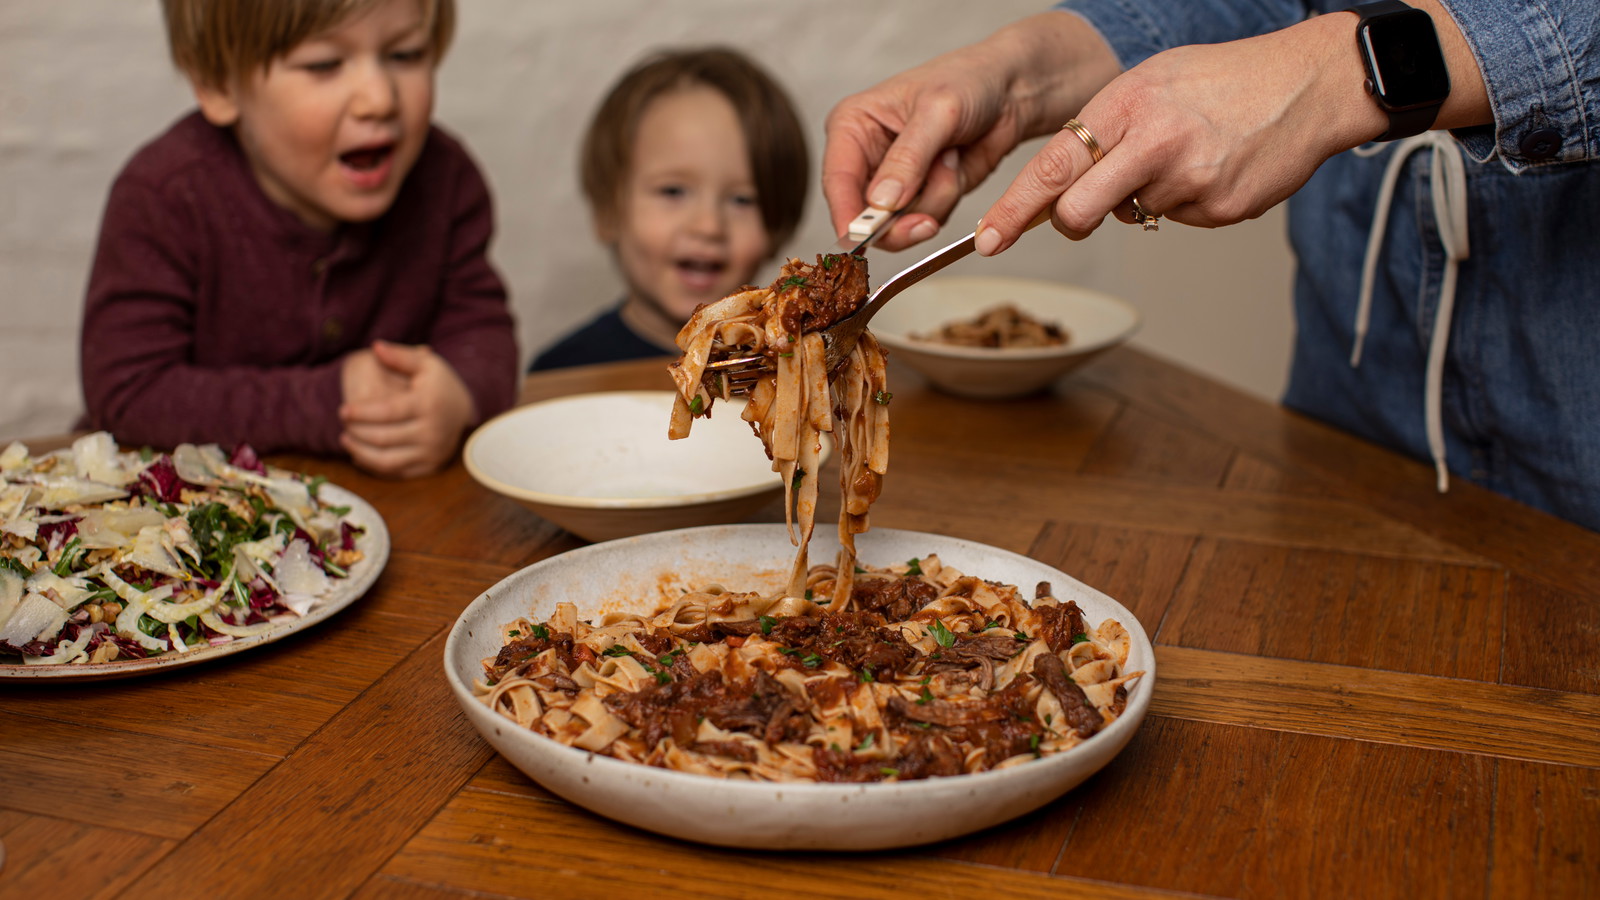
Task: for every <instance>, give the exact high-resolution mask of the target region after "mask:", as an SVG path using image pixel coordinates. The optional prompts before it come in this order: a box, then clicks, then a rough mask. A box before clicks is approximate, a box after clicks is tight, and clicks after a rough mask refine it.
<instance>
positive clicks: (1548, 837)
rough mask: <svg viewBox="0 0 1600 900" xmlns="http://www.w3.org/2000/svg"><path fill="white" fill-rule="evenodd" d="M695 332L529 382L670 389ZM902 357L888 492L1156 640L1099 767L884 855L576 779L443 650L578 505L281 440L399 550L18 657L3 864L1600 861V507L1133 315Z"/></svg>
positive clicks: (1439, 871)
mask: <svg viewBox="0 0 1600 900" xmlns="http://www.w3.org/2000/svg"><path fill="white" fill-rule="evenodd" d="M665 362H666V360H665V359H663V360H651V361H642V362H638V363H622V364H615V365H608V366H594V367H587V368H583V369H572V370H562V371H557V372H553V373H546V374H542V375H539V376H536V377H532V378H529V379H528V380H527V382H526V383H525V384H524V386H523V390H522V394H521V399H522V402H525V403H527V402H536V401H538V400H541V399H546V398H550V397H557V396H563V395H566V394H571V393H579V392H586V391H596V390H618V389H662V390H665V389H667V388H668V387H669V386H670V382H669V381H668V379H667V376H666V373H665V369H664V363H665ZM891 388H892V389H893V391H894V401H893V406H892V409H891V416H892V420H893V445H892V449H891V461H890V474H889V477H888V478H887V480H886V482H885V489H884V493H883V497H882V500H881V501H880V503H879V505H878V506H877V507H875V508H874V509H873V512H872V522H873V524H874V525H875V526H877V527H896V528H910V529H915V530H922V531H930V532H935V533H940V534H946V535H951V536H955V537H962V538H968V539H973V540H978V541H982V542H984V543H988V544H992V545H995V546H1000V547H1004V548H1006V549H1010V550H1014V551H1017V552H1020V553H1025V554H1027V555H1029V556H1032V557H1034V558H1035V559H1038V560H1040V561H1042V562H1045V563H1047V564H1049V565H1052V566H1055V567H1057V568H1059V569H1061V570H1063V571H1065V572H1068V573H1070V574H1072V575H1073V576H1074V577H1076V578H1077V579H1079V580H1080V581H1083V582H1085V583H1087V584H1089V585H1091V586H1093V587H1095V588H1098V589H1099V590H1102V591H1104V592H1106V593H1107V594H1109V595H1111V596H1112V597H1115V598H1116V599H1118V600H1119V601H1120V602H1122V603H1123V604H1124V605H1125V606H1127V607H1128V608H1129V609H1130V610H1131V611H1132V612H1133V614H1134V615H1135V616H1136V617H1137V618H1138V620H1139V621H1140V622H1141V623H1142V624H1143V625H1144V627H1145V629H1146V631H1147V632H1148V633H1149V634H1150V636H1151V638H1152V640H1153V641H1154V643H1155V645H1156V658H1157V666H1158V673H1159V674H1158V679H1157V681H1156V684H1155V692H1154V696H1153V700H1152V704H1151V707H1150V712H1149V715H1148V718H1147V719H1146V721H1145V723H1144V726H1143V727H1142V728H1141V730H1140V731H1139V733H1138V734H1137V735H1135V737H1134V739H1133V741H1132V742H1131V743H1130V744H1129V745H1128V746H1127V748H1126V749H1125V750H1124V751H1123V752H1122V753H1121V754H1120V755H1118V756H1117V757H1116V758H1115V759H1114V760H1113V761H1112V762H1111V763H1110V764H1109V765H1108V766H1107V767H1106V768H1105V769H1103V770H1101V771H1100V772H1099V773H1098V774H1096V775H1095V776H1094V777H1093V778H1091V779H1090V780H1089V781H1087V782H1085V783H1084V784H1083V785H1081V786H1080V787H1078V788H1077V789H1075V790H1073V791H1071V792H1069V793H1067V794H1066V795H1065V796H1063V797H1061V798H1059V799H1057V800H1055V801H1054V802H1051V803H1048V804H1046V805H1045V806H1043V807H1042V808H1040V809H1038V810H1036V811H1034V812H1033V813H1030V814H1028V815H1025V816H1022V817H1020V818H1018V819H1015V820H1013V821H1011V822H1007V823H1004V824H1002V825H1000V826H997V827H995V828H991V829H989V830H987V831H985V832H982V833H978V834H974V835H970V836H968V837H965V838H960V839H956V840H951V841H947V842H944V843H941V844H935V845H932V846H926V847H914V848H907V849H903V850H897V851H890V852H875V853H857V854H850V853H800V854H797V853H783V852H775V851H753V850H752V851H741V850H730V849H725V848H712V847H705V846H699V845H695V844H692V843H686V842H681V841H676V840H673V839H671V838H666V837H662V836H659V835H656V834H653V833H649V832H645V831H641V830H638V829H635V828H632V827H630V826H628V825H624V824H619V823H617V822H613V821H611V820H608V819H605V818H602V817H599V816H597V815H594V814H592V813H589V812H587V811H585V810H583V809H581V808H578V807H575V806H573V805H571V804H569V803H567V802H566V801H564V800H561V799H559V798H557V797H555V796H554V795H552V794H550V793H549V792H548V791H546V790H544V789H543V788H541V787H540V786H538V785H537V784H536V783H534V782H532V781H530V780H529V779H528V778H527V776H525V775H523V774H522V773H521V772H520V771H518V770H517V769H516V768H514V767H513V766H511V765H510V764H509V763H508V762H506V760H504V759H503V758H501V757H499V756H498V755H497V754H495V753H494V752H493V750H492V749H491V748H490V747H489V746H488V745H487V744H486V743H484V741H483V740H482V739H481V738H480V737H479V735H478V734H477V732H476V731H474V730H473V729H472V727H471V726H470V725H469V724H468V723H467V721H466V719H465V718H464V716H463V715H462V713H461V711H460V709H459V708H458V707H457V705H456V702H455V700H454V699H453V697H452V696H451V695H450V693H449V690H448V687H447V685H446V682H445V680H444V676H443V666H442V647H443V642H444V637H445V635H446V633H447V631H448V629H449V627H450V625H451V624H452V623H453V622H454V621H455V618H456V616H457V615H458V614H459V613H460V611H461V609H462V608H463V607H465V606H466V605H467V604H468V603H469V602H471V600H472V599H473V598H474V597H476V596H477V595H478V594H479V593H481V592H482V591H484V590H485V589H486V588H488V587H489V586H491V585H493V584H494V583H495V582H497V581H498V580H499V579H501V578H503V577H505V576H506V575H508V574H510V573H512V572H514V571H516V570H517V569H519V568H521V567H523V566H526V565H528V564H530V563H533V562H536V561H539V560H541V559H546V558H548V557H550V556H553V555H556V554H559V553H562V552H565V551H567V550H570V549H574V548H576V547H580V546H583V542H582V541H580V540H578V539H577V538H574V537H573V536H571V535H569V534H567V533H565V532H563V531H562V530H560V529H559V528H557V527H556V526H554V525H552V524H550V523H549V522H546V521H544V520H542V519H540V518H539V517H538V516H536V515H534V514H533V513H532V512H530V511H528V510H527V509H525V508H524V507H522V506H521V505H520V504H518V503H516V502H514V501H512V500H509V499H507V498H504V497H501V496H499V495H496V494H494V493H492V492H490V491H488V490H486V489H484V488H482V487H480V486H479V485H478V484H477V483H476V482H474V481H473V479H472V478H471V477H470V475H469V474H468V473H467V472H466V471H465V469H464V467H463V466H461V465H460V464H459V463H458V464H456V465H454V466H452V467H451V468H449V469H448V470H446V471H444V472H442V473H440V474H438V475H435V476H431V477H428V478H424V479H419V480H416V481H407V482H396V481H388V480H382V479H377V478H373V477H370V476H367V475H364V474H362V473H360V472H358V471H357V470H355V469H353V468H352V467H351V466H349V465H347V464H345V463H343V462H339V461H336V460H329V459H322V458H311V457H300V456H286V457H280V458H277V459H275V460H273V461H274V462H276V463H278V464H280V465H286V466H289V467H292V468H296V469H299V470H302V471H306V472H310V473H314V474H322V475H325V476H327V477H328V478H329V479H331V480H332V481H334V482H335V483H337V484H340V485H342V486H344V487H346V488H349V489H350V490H353V491H355V492H356V493H357V494H359V495H361V496H362V497H364V498H366V499H367V500H369V501H370V502H372V503H373V505H374V506H375V507H376V508H377V509H378V510H379V511H380V512H381V513H382V515H383V516H384V519H385V521H386V523H387V524H388V527H389V529H390V533H391V536H392V540H393V548H394V552H393V554H392V556H391V559H390V561H389V564H388V567H387V568H386V570H385V572H384V573H383V575H382V577H381V578H380V579H379V580H378V582H377V583H376V584H375V585H374V586H373V588H372V589H371V590H370V591H369V592H368V594H367V595H366V596H365V597H363V598H362V599H361V600H359V601H357V602H356V603H354V604H352V605H351V606H350V607H349V608H348V609H346V610H345V611H343V612H341V613H340V614H339V615H338V616H336V617H334V618H333V619H331V620H329V621H327V622H325V623H322V624H320V625H319V626H317V627H315V628H312V629H308V630H306V631H305V632H302V633H299V634H296V635H294V636H292V637H291V638H289V639H286V640H283V641H280V642H278V643H275V644H271V645H267V646H264V647H261V648H257V649H255V650H252V651H250V652H247V653H242V654H238V655H235V656H233V657H228V658H225V659H221V660H216V661H213V662H210V663H206V664H202V665H198V666H194V667H191V668H187V669H180V670H176V671H167V672H160V673H156V674H153V675H150V676H147V677H142V678H135V679H129V680H125V681H110V682H94V683H61V684H39V683H22V682H8V683H0V783H3V784H4V790H3V791H0V846H3V848H4V862H3V863H0V898H19V900H20V898H26V900H38V898H58V897H59V898H79V897H94V898H101V897H104V898H130V897H139V898H146V897H148V898H162V900H170V898H174V897H268V896H272V897H279V896H293V897H317V898H321V897H326V898H340V897H354V898H363V900H366V898H401V900H408V898H415V900H443V898H482V897H617V896H627V897H650V898H654V897H667V898H672V897H685V898H687V897H782V896H802V895H804V896H825V897H850V898H890V897H906V896H916V897H928V898H940V897H950V898H971V897H1021V898H1034V897H1037V898H1045V897H1050V898H1057V897H1075V898H1133V897H1164V898H1175V897H1196V896H1199V897H1250V898H1255V897H1271V898H1277V897H1363V898H1368V897H1373V898H1384V897H1395V898H1416V897H1451V898H1453V897H1468V898H1474V900H1478V898H1485V897H1489V898H1498V897H1507V898H1520V897H1563V898H1565V897H1571V898H1589V897H1596V896H1600V535H1596V534H1595V533H1592V532H1589V531H1586V530H1584V529H1581V528H1578V527H1577V526H1574V525H1571V524H1569V523H1565V522H1561V521H1559V520H1556V519H1554V518H1552V517H1550V516H1547V515H1545V514H1543V513H1540V512H1537V511H1535V510H1532V509H1529V508H1527V507H1524V506H1521V505H1519V504H1516V503H1513V502H1511V501H1508V500H1506V499H1504V498H1502V497H1499V496H1497V495H1494V494H1492V493H1489V492H1487V491H1484V490H1481V489H1479V488H1477V487H1475V486H1473V485H1471V484H1468V483H1465V482H1461V481H1459V480H1458V481H1456V482H1453V483H1452V485H1451V489H1450V491H1449V493H1447V494H1443V495H1441V494H1439V493H1437V492H1436V491H1435V490H1434V488H1433V477H1432V472H1431V469H1430V468H1429V467H1428V466H1427V465H1426V464H1424V463H1422V462H1419V461H1416V460H1411V459H1406V458H1403V457H1400V456H1397V455H1395V454H1392V453H1390V452H1388V451H1385V450H1382V449H1380V448H1377V447H1374V446H1371V445H1369V444H1366V443H1364V442H1362V441H1360V440H1357V439H1355V438H1352V437H1350V436H1349V435H1346V434H1342V433H1340V432H1337V431H1335V430H1332V429H1329V428H1327V427H1325V426H1322V425H1320V424H1318V423H1316V422H1313V421H1310V420H1308V419H1305V418H1303V417H1300V416H1297V415H1295V414H1293V413H1291V412H1288V411H1286V410H1284V409H1282V408H1279V407H1277V406H1274V405H1271V404H1268V403H1263V402H1261V401H1259V400H1255V399H1253V398H1249V397H1245V396H1243V395H1240V394H1238V393H1237V392H1234V391H1232V390H1230V389H1228V388H1225V387H1223V386H1221V385H1219V384H1217V383H1215V382H1213V381H1210V380H1208V379H1205V378H1203V377H1200V376H1198V375H1196V374H1194V373H1192V372H1189V371H1187V370H1184V369H1182V368H1181V367H1178V366H1174V365H1172V364H1170V363H1167V362H1165V361H1163V360H1161V359H1158V358H1156V357H1154V356H1151V355H1148V354H1145V353H1142V352H1139V351H1137V350H1133V349H1131V348H1122V349H1119V350H1116V351H1113V352H1111V353H1108V354H1106V355H1105V356H1103V357H1101V358H1100V359H1098V360H1097V361H1095V362H1094V363H1093V364H1091V365H1090V366H1088V367H1087V368H1085V369H1083V370H1081V371H1079V372H1077V373H1074V374H1073V375H1071V376H1069V377H1067V378H1065V379H1063V380H1062V381H1060V382H1059V383H1058V384H1057V385H1055V386H1054V388H1053V389H1052V390H1050V391H1047V392H1044V393H1040V394H1038V395H1035V396H1032V397H1027V398H1023V399H1020V400H1014V401H996V402H974V401H969V400H962V399H958V398H955V397H950V396H946V395H943V394H940V393H938V392H936V391H933V390H931V389H929V388H928V387H927V386H926V385H925V384H924V383H923V382H922V381H921V380H920V379H919V378H918V377H917V376H915V375H913V374H911V373H909V372H906V371H903V370H901V369H894V368H891ZM664 429H665V423H663V430H664ZM54 440H55V441H56V442H57V443H59V442H60V441H61V440H62V438H61V437H59V436H58V437H56V438H54ZM31 443H32V442H30V444H31ZM47 443H48V439H47V441H46V442H41V443H40V446H43V445H45V444H47ZM752 452H760V451H759V450H758V449H756V445H755V444H754V442H753V439H752ZM833 464H836V462H835V463H832V464H830V465H833ZM836 509H837V505H836V501H833V503H832V505H829V503H827V502H825V503H824V504H823V509H822V511H821V513H820V514H819V518H826V517H827V516H831V515H832V514H833V512H832V511H833V510H836ZM781 515H782V511H781V508H780V507H778V506H776V505H774V506H772V507H770V508H768V509H764V510H762V511H761V512H760V513H759V514H758V515H757V516H756V519H757V520H760V521H775V520H781Z"/></svg>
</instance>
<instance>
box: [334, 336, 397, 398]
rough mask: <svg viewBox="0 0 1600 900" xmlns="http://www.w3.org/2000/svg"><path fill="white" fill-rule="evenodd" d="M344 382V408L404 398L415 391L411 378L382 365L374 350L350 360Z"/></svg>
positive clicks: (345, 361) (364, 352)
mask: <svg viewBox="0 0 1600 900" xmlns="http://www.w3.org/2000/svg"><path fill="white" fill-rule="evenodd" d="M341 380H342V384H343V388H342V390H343V394H342V395H341V396H342V398H343V400H344V404H343V405H344V406H349V405H351V404H354V403H366V402H368V401H372V400H377V399H379V398H382V397H389V396H394V395H398V394H403V393H405V392H406V391H408V390H410V389H411V379H410V378H409V377H407V376H406V375H404V374H401V373H400V372H396V371H394V370H393V369H390V368H388V367H387V366H385V365H384V364H383V363H381V362H379V361H378V355H377V354H376V353H374V352H372V351H371V350H357V351H355V352H354V353H351V354H350V355H349V356H346V357H345V358H344V368H343V370H342V378H341Z"/></svg>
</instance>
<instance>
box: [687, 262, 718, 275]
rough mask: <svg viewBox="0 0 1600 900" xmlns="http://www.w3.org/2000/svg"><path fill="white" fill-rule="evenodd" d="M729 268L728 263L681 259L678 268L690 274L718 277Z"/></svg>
mask: <svg viewBox="0 0 1600 900" xmlns="http://www.w3.org/2000/svg"><path fill="white" fill-rule="evenodd" d="M727 267H728V266H727V264H726V263H722V262H717V261H713V260H708V259H680V260H678V268H680V269H683V270H684V271H685V272H690V273H697V274H704V275H717V274H720V273H721V272H722V270H723V269H726V268H727Z"/></svg>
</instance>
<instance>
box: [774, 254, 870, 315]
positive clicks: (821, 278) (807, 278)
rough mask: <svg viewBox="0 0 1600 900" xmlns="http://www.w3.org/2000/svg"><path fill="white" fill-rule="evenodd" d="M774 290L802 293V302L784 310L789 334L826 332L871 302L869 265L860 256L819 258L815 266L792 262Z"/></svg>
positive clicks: (783, 271)
mask: <svg viewBox="0 0 1600 900" xmlns="http://www.w3.org/2000/svg"><path fill="white" fill-rule="evenodd" d="M772 290H773V291H774V292H777V293H782V292H784V291H786V290H793V291H798V293H799V302H796V303H790V304H788V305H787V307H786V308H785V310H784V318H783V329H784V331H785V332H786V333H788V334H792V335H800V334H802V333H803V332H807V331H815V330H817V329H821V328H826V327H828V326H829V325H832V324H833V323H834V322H837V321H839V320H840V319H843V318H845V317H846V316H848V315H850V314H852V313H854V312H855V311H856V310H857V309H859V308H860V307H861V304H862V303H863V302H865V301H866V299H867V261H866V259H865V258H863V257H860V256H846V255H844V254H836V253H830V254H827V255H826V256H823V255H821V254H819V255H818V256H817V261H816V264H815V265H812V264H808V263H803V262H801V261H799V260H798V259H791V260H789V262H787V263H785V264H784V266H783V269H782V270H781V271H780V272H779V274H778V280H777V281H775V282H773V284H772Z"/></svg>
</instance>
